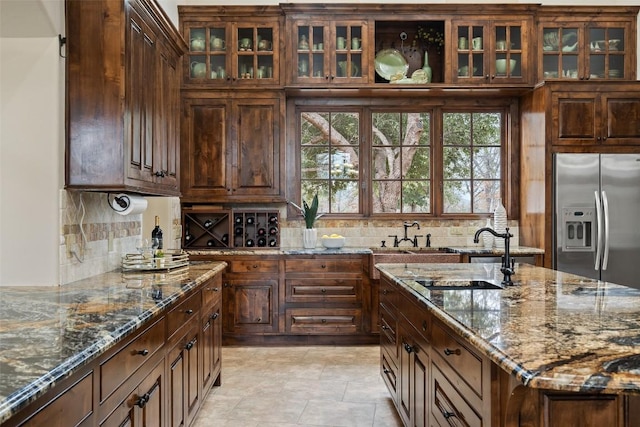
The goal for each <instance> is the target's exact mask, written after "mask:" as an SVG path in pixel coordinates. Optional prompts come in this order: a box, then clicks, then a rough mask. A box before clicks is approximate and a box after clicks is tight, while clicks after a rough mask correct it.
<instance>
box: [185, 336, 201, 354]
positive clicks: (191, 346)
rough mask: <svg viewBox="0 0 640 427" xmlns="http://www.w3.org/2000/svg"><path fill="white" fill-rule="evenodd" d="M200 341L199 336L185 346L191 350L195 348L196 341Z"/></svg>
mask: <svg viewBox="0 0 640 427" xmlns="http://www.w3.org/2000/svg"><path fill="white" fill-rule="evenodd" d="M197 342H198V339H197V338H194V339H192V340H191V341H189V342H188V343H187V345H185V346H184V348H185V350H187V351H189V350H191V349H192V348H193V346H194V345H196V343H197Z"/></svg>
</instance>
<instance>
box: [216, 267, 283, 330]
mask: <svg viewBox="0 0 640 427" xmlns="http://www.w3.org/2000/svg"><path fill="white" fill-rule="evenodd" d="M277 286H278V280H277V278H265V279H231V280H229V279H227V280H225V284H224V287H223V292H224V294H223V298H222V300H223V302H224V304H225V311H224V317H225V323H224V327H225V332H229V333H262V332H275V331H276V330H277V327H278V324H277V319H276V314H277V313H276V309H275V302H276V291H277Z"/></svg>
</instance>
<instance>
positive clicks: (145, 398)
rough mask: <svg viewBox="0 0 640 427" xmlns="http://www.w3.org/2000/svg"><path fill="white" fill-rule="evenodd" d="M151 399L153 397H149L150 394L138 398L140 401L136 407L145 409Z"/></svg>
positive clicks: (137, 401)
mask: <svg viewBox="0 0 640 427" xmlns="http://www.w3.org/2000/svg"><path fill="white" fill-rule="evenodd" d="M150 398H151V396H150V395H149V393H145V394H143V395H142V396H139V397H138V400H136V403H135V405H136V406H138V407H140V408H144V406H145V405H146V404H147V402H148V401H149V399H150Z"/></svg>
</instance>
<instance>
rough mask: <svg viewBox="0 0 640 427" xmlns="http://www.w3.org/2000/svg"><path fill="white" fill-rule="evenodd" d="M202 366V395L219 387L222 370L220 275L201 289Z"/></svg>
mask: <svg viewBox="0 0 640 427" xmlns="http://www.w3.org/2000/svg"><path fill="white" fill-rule="evenodd" d="M201 292H202V319H201V329H200V333H201V336H202V341H203V343H202V356H201V358H200V360H201V362H202V366H201V369H200V382H201V385H202V387H201V389H202V393H203V395H205V394H206V393H207V391H208V390H209V389H210V388H211V387H212V386H213V385H220V372H221V368H222V275H217V276H216V277H214V279H213V280H211V281H209V282H208V283H207V284H206V285H205V286H204V287H203V288H202V291H201Z"/></svg>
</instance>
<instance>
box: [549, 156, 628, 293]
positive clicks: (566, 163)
mask: <svg viewBox="0 0 640 427" xmlns="http://www.w3.org/2000/svg"><path fill="white" fill-rule="evenodd" d="M554 184H555V185H554V187H555V188H554V205H555V206H554V229H555V233H554V236H553V238H554V239H553V242H554V244H553V247H554V255H553V266H554V268H555V269H557V270H561V271H566V272H569V273H574V274H579V275H581V276H586V277H590V278H595V279H600V280H604V281H607V282H612V283H617V284H620V285H627V286H633V287H635V288H638V289H640V154H565V153H562V154H555V156H554Z"/></svg>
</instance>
